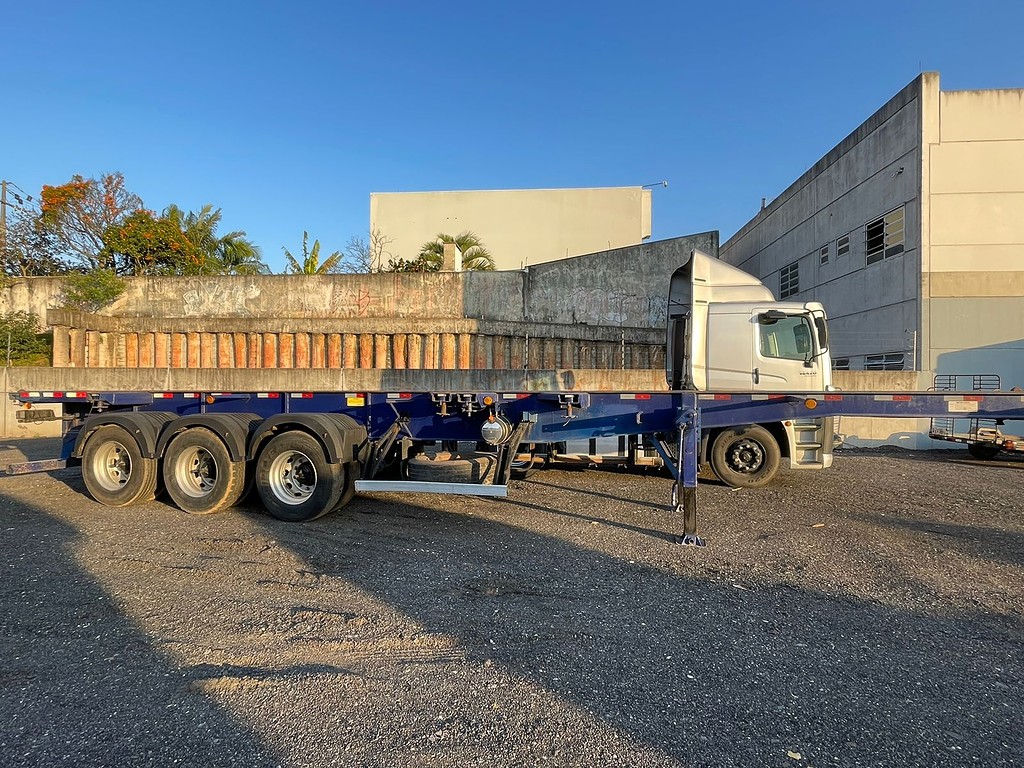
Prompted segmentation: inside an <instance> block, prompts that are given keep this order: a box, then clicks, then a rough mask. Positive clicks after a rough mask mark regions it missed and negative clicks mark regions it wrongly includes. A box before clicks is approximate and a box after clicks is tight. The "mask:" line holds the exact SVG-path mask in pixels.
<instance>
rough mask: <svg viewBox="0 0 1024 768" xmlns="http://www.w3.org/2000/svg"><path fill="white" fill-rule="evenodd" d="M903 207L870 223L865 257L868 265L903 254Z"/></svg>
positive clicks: (867, 230)
mask: <svg viewBox="0 0 1024 768" xmlns="http://www.w3.org/2000/svg"><path fill="white" fill-rule="evenodd" d="M903 223H904V216H903V206H902V205H901V206H900V207H899V208H897V209H896V210H895V211H890V212H889V213H887V214H885V216H883V217H882V218H880V219H875V220H874V221H871V222H868V225H867V227H866V228H865V240H864V256H865V259H866V260H867V263H868V264H874V263H875V262H876V261H881V260H882V259H888V258H889V257H890V256H897V255H899V254H901V253H903V235H904V226H903Z"/></svg>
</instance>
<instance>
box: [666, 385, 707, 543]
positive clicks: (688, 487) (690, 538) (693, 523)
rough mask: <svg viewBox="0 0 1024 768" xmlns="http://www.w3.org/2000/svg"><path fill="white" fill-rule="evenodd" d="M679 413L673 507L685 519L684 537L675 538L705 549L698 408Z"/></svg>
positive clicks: (690, 408)
mask: <svg viewBox="0 0 1024 768" xmlns="http://www.w3.org/2000/svg"><path fill="white" fill-rule="evenodd" d="M695 406H696V404H695V403H694V407H688V406H687V407H684V408H682V409H681V410H680V413H679V419H678V426H679V442H678V444H677V446H676V448H677V450H676V456H678V457H679V465H678V467H677V468H676V473H675V475H676V478H675V485H673V486H672V505H673V506H674V507H675V511H676V512H677V513H681V514H682V517H683V535H682V536H676V537H675V542H676V543H677V544H682V545H683V546H687V547H703V546H704V545H705V542H704V540H703V539H702V538H701V537H700V536H698V535H697V465H698V459H697V451H698V442H699V437H700V414H699V412H698V411H697V408H696V407H695Z"/></svg>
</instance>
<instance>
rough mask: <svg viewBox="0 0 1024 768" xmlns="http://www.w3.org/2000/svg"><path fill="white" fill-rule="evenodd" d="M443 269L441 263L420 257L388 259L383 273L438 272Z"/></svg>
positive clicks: (382, 270)
mask: <svg viewBox="0 0 1024 768" xmlns="http://www.w3.org/2000/svg"><path fill="white" fill-rule="evenodd" d="M440 269H441V262H440V261H433V260H431V259H427V258H424V257H423V256H418V257H417V258H415V259H402V258H397V259H388V263H387V266H385V267H382V268H381V270H380V271H381V272H438V271H440Z"/></svg>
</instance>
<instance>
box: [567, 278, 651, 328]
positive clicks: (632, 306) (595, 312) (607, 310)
mask: <svg viewBox="0 0 1024 768" xmlns="http://www.w3.org/2000/svg"><path fill="white" fill-rule="evenodd" d="M566 299H567V301H568V304H569V309H570V311H571V312H572V316H573V322H576V323H586V324H588V325H625V326H631V327H636V328H658V327H660V326H661V325H662V324H663V323H664V322H665V316H666V313H667V312H668V299H667V298H666V297H664V296H637V295H635V294H630V293H625V292H623V291H608V290H605V289H602V288H575V289H573V290H572V291H570V292H569V293H568V294H567V296H566Z"/></svg>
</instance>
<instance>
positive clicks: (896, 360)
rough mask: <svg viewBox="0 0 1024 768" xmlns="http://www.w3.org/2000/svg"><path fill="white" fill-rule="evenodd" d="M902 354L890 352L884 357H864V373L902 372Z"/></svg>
mask: <svg viewBox="0 0 1024 768" xmlns="http://www.w3.org/2000/svg"><path fill="white" fill-rule="evenodd" d="M903 357H904V355H903V353H902V352H890V353H886V354H884V355H865V356H864V370H865V371H902V370H903Z"/></svg>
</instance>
